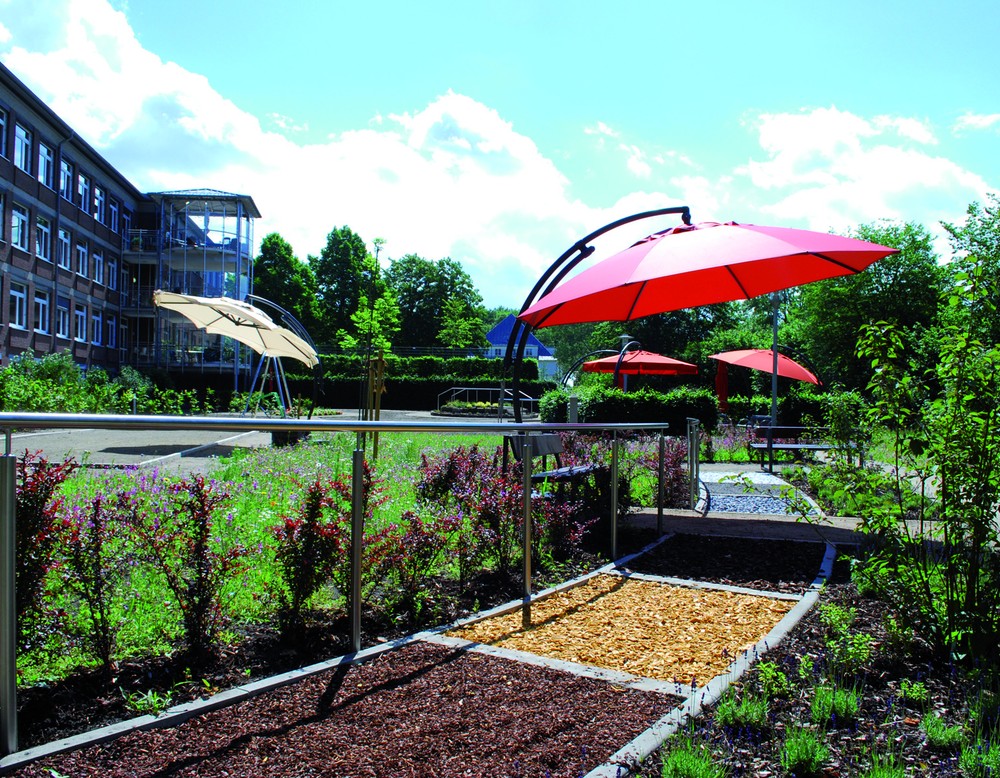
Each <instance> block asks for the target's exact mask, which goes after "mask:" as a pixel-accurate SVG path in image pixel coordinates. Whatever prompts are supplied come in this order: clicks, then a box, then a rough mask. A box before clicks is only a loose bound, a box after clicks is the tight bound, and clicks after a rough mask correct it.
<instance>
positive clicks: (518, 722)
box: [12, 537, 822, 778]
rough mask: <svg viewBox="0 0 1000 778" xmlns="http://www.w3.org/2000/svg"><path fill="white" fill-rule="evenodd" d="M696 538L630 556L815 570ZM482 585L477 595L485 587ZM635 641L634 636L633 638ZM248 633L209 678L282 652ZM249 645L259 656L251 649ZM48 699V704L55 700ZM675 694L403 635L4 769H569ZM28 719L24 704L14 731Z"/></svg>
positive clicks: (750, 547) (749, 568) (750, 575)
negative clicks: (234, 698) (181, 719)
mask: <svg viewBox="0 0 1000 778" xmlns="http://www.w3.org/2000/svg"><path fill="white" fill-rule="evenodd" d="M706 543H707V545H699V544H698V543H697V541H696V540H692V539H685V538H683V537H675V538H672V539H670V540H668V541H667V542H666V544H664V545H666V546H669V545H672V544H679V547H680V551H678V552H670V551H669V550H668V549H663V550H658V551H657V552H655V554H654V559H655V561H652V562H650V565H651V566H655V567H657V569H655V570H652V569H647V568H645V567H643V566H642V565H640V564H638V563H636V564H634V565H633V566H632V569H633V570H643V571H648V572H657V573H662V574H666V575H674V576H679V577H701V576H699V575H698V569H699V565H698V560H699V559H700V560H706V559H709V558H717V559H721V558H725V560H726V565H725V566H724V567H723V566H721V562H719V563H718V564H714V565H712V567H711V570H712V571H715V572H717V573H718V575H717V576H716V577H717V578H718V579H719V580H721V581H724V582H726V583H736V584H738V585H743V586H746V585H748V583H749V582H752V581H756V580H762V581H767V583H768V585H767V586H766V587H764V588H767V589H775V588H781V586H775V585H774V583H775V580H776V581H777V582H778V583H779V584H781V585H782V586H783V585H785V584H787V585H788V586H791V587H795V588H797V590H802V589H804V588H805V587H807V586H808V584H809V583H810V582H811V581H812V580H813V578H814V577H815V575H816V571H817V570H818V565H819V559H820V556H821V553H822V551H821V547H819V546H818V545H814V544H804V543H793V544H789V547H788V549H787V550H784V549H783V550H780V551H777V550H776V549H778V546H772V545H771V544H770V543H769V544H768V545H767V546H766V547H758V546H756V545H754V544H753V542H752V541H744V540H736V539H723V538H712V539H710V540H706ZM693 550H697V553H693ZM725 554H728V557H724V555H725ZM671 559H672V560H673V561H671V562H669V563H668V562H667V561H665V560H671ZM685 565H686V566H685ZM762 569H765V570H766V571H768V572H767V573H766V574H765V573H764V572H762ZM685 571H686V572H685ZM769 579H775V580H769ZM782 582H784V583H782ZM483 594H484V597H483V598H482V599H481V603H482V604H483V605H484V607H485V604H486V603H487V602H488V600H487V599H486V597H485V592H484V593H483ZM753 599H756V598H753ZM538 607H540V605H536V606H535V608H536V609H537V608H538ZM699 607H701V606H699ZM445 610H446V609H445ZM690 612H691V611H690V609H688V613H690ZM445 620H446V619H445ZM386 626H387V625H384V624H383V625H377V626H376V627H375V629H377V630H380V631H378V632H372V633H371V634H370V635H368V636H367V637H366V640H365V642H366V644H369V643H370V642H373V640H372V638H373V637H374V635H376V634H378V635H384V634H385V631H384V628H385V627H386ZM703 627H704V629H705V630H706V634H708V632H709V631H710V630H712V629H713V628H719V629H723V628H724V626H723V625H719V624H718V620H706V621H705V622H704V623H703ZM604 631H607V630H604ZM321 635H325V636H326V637H327V638H328V639H327V640H326V641H325V644H326V646H327V648H328V649H332V650H330V651H329V653H328V654H327V656H330V655H337V653H342V651H338V650H337V648H338V647H339V645H340V643H339V642H338V640H339V639H337V638H336V637H335V636H334V635H333V630H332V627H330V626H329V625H326V626H325V627H324V628H323V630H321ZM321 635H317V636H316V637H317V638H318V640H317V645H322V644H323V642H324V641H323V640H322V638H321ZM388 637H393V635H392V634H389V635H388ZM635 642H636V643H638V644H642V643H643V641H642V639H641V638H636V639H635ZM249 646H250V647H248V646H247V645H243V646H241V647H238V648H237V649H234V651H233V652H232V653H233V656H232V657H230V659H229V660H228V661H227V662H226V663H225V665H224V667H223V668H222V669H221V670H220V671H219V674H218V676H212V677H213V678H217V679H218V687H219V688H228V687H229V686H232V685H237V684H239V683H245V682H246V681H247V680H248V679H247V677H246V675H242V670H241V669H240V668H243V667H263V666H268V664H269V663H273V661H274V658H275V657H276V655H278V654H279V653H282V647H281V646H280V645H279V644H277V643H276V642H275V641H274V640H270V641H268V640H253V641H249ZM253 646H256V651H257V652H259V653H261V656H260V657H256V658H255V654H254V650H253V649H252V647H253ZM248 652H249V653H248ZM157 661H159V662H162V661H163V660H151V663H150V674H153V673H154V672H156V668H157V667H158V664H157ZM283 661H287V657H286V658H285V659H284V660H283ZM300 664H308V661H303V662H301V663H300ZM136 670H138V663H137V667H136ZM136 675H137V676H138V675H139V673H138V671H137V672H136ZM240 675H242V677H239V676H240ZM256 675H257V673H256V672H255V673H254V677H256ZM196 677H197V676H196ZM234 679H235V682H234V683H228V681H232V680H234ZM214 684H215V681H212V685H214ZM195 685H196V686H197V683H195ZM44 691H45V690H41V691H40V692H39V694H41V697H40V698H39V699H40V700H44V699H45V695H44ZM116 691H117V690H116V689H114V687H112V689H110V690H108V689H105V690H103V691H102V692H101V693H102V694H103V695H105V696H108V697H110V696H113V695H114V694H115V692H116ZM193 696H197V694H196V693H195V695H193ZM77 697H79V695H77ZM77 697H73V695H68V696H66V697H65V698H64V699H63V700H62V702H63V705H61V711H60V713H59V715H58V721H59V724H58V725H56V726H49V728H48V729H47V730H46V732H47V733H48V734H49V737H46V738H45V740H52V739H54V738H55V737H60V736H65V735H66V734H70V732H71V731H72V730H69V731H66V728H67V727H68V726H69V722H70V721H71V720H73V719H74V718H75V721H76V724H77V726H78V727H79V725H80V724H81V723H84V722H88V721H90V722H92V723H93V721H94V720H93V718H91V716H90V714H89V711H90V710H92V707H87V706H86V705H83V704H82V701H81V700H79V699H77ZM48 699H49V701H50V703H49V704H50V705H52V706H53V707H55V706H59V705H60V703H59V701H58V700H57V701H56V702H54V703H53V702H52V699H53V698H52V697H49V698H48ZM89 702H91V704H92V700H91V701H89ZM678 702H679V699H678V698H674V697H673V696H672V695H664V694H658V693H654V692H640V691H637V690H633V689H626V688H623V687H618V686H615V685H612V684H608V683H606V682H603V681H595V680H592V679H584V678H580V677H577V676H574V675H571V674H568V673H563V672H558V671H554V670H548V669H543V668H539V667H534V666H525V665H522V664H519V663H516V662H512V661H509V660H504V659H500V658H496V657H488V656H483V655H480V654H468V653H464V652H454V651H452V650H449V649H442V648H440V647H435V646H427V645H414V646H412V647H408V648H405V649H400V650H398V651H394V652H391V653H388V654H385V655H383V656H381V657H380V658H378V659H376V660H372V661H370V662H368V663H366V664H363V665H358V666H351V667H350V668H349V669H341V670H337V671H330V672H325V673H323V674H322V675H319V676H316V677H314V678H311V679H309V680H306V681H301V682H297V683H295V684H292V685H290V686H287V687H284V688H282V689H280V690H277V691H272V692H266V693H263V694H261V695H260V696H259V697H257V698H254V699H253V700H249V701H247V702H243V703H240V704H238V705H235V706H232V707H229V708H225V709H222V710H219V711H216V712H214V713H209V714H205V715H203V716H201V717H198V718H195V719H192V720H190V721H188V722H187V723H185V724H182V725H180V726H177V727H175V728H171V729H163V730H151V731H145V732H135V733H132V734H129V735H127V736H125V737H123V738H121V739H119V740H118V741H115V742H113V743H110V744H107V745H102V746H96V747H91V748H88V749H85V750H80V751H77V752H72V753H68V754H63V755H59V756H55V757H52V758H50V759H48V760H46V761H45V762H39V763H35V764H34V765H31V766H28V767H26V768H22V769H21V770H20V771H18V772H15V773H12V774H13V775H17V776H29V775H30V776H45V778H52V776H56V775H60V774H61V775H64V776H73V777H74V778H76V776H89V775H95V776H96V775H101V776H116V775H123V776H124V775H128V776H141V775H150V776H153V775H155V776H169V775H200V776H214V775H220V776H221V775H240V776H256V775H331V776H355V775H356V776H381V775H385V776H390V775H391V776H398V775H435V776H479V775H489V776H522V775H523V776H536V775H537V776H546V775H549V776H562V775H566V776H578V775H581V774H584V773H586V772H587V771H588V770H589V769H591V768H592V767H594V766H596V765H597V764H600V763H601V762H603V761H605V760H606V759H607V758H608V756H609V755H610V754H612V753H613V752H615V751H616V750H618V749H619V748H621V747H622V746H624V745H625V744H626V743H627V742H628V741H629V740H630V739H632V738H633V737H634V736H635V735H636V734H638V733H639V732H641V731H642V730H644V729H645V728H646V727H647V726H649V725H650V724H651V723H652V722H654V721H656V720H657V719H659V718H660V717H661V716H662V715H663V714H664V713H666V712H667V711H668V710H670V709H672V708H674V707H675V706H676V705H677V704H678ZM49 713H52V711H51V710H50V711H49ZM42 718H43V719H44V714H42ZM102 723H107V722H106V720H105V721H102ZM94 725H95V726H96V724H94ZM31 726H32V723H31V721H30V720H27V719H25V718H24V717H22V719H21V727H22V729H21V732H22V740H24V739H26V737H25V736H26V735H27V733H28V731H29V730H28V728H29V727H31ZM43 742H44V741H43ZM50 768H51V770H55V771H56V772H51V770H50Z"/></svg>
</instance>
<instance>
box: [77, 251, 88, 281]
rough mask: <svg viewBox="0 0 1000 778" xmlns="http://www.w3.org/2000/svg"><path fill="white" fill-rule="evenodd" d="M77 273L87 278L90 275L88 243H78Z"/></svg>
mask: <svg viewBox="0 0 1000 778" xmlns="http://www.w3.org/2000/svg"><path fill="white" fill-rule="evenodd" d="M76 274H77V275H80V276H83V277H84V278H87V277H88V276H89V275H90V266H89V264H88V262H87V244H86V243H82V242H81V243H77V244H76Z"/></svg>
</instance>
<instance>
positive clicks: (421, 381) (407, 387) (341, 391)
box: [288, 375, 555, 411]
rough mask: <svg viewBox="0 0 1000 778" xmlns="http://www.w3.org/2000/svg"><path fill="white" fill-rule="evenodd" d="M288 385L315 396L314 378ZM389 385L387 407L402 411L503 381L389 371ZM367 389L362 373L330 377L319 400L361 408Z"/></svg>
mask: <svg viewBox="0 0 1000 778" xmlns="http://www.w3.org/2000/svg"><path fill="white" fill-rule="evenodd" d="M288 386H289V389H290V390H291V392H292V396H293V397H302V398H304V399H307V400H312V397H313V382H312V380H311V379H308V380H307V379H293V378H289V380H288ZM385 386H386V391H385V394H383V395H382V407H383V408H386V409H389V408H392V409H394V410H400V411H426V410H432V409H434V408H437V406H438V396H439V395H440V394H441V393H442V392H447V391H448V390H449V389H452V388H454V387H456V386H462V387H468V388H473V389H477V388H478V389H499V388H500V382H499V381H498V380H496V381H489V380H480V381H467V380H462V381H459V382H456V381H454V380H453V379H450V378H405V377H404V378H396V377H394V376H392V375H387V376H386V381H385ZM554 386H555V384H554V383H553V382H552V381H522V382H521V391H523V392H526V393H527V394H529V395H531V396H532V397H540V396H541V395H543V394H544V393H545V392H548V391H549V390H551V389H552V388H553V387H554ZM508 388H509V387H508ZM363 392H364V387H363V384H362V383H361V376H360V375H359V376H357V377H356V378H328V379H326V380H324V381H323V382H322V385H321V386H320V389H319V396H318V398H317V404H318V405H320V406H322V407H326V408H357V407H358V405H359V403H360V404H361V405H363V404H364V395H363ZM461 399H468V398H461Z"/></svg>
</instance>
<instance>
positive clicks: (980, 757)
mask: <svg viewBox="0 0 1000 778" xmlns="http://www.w3.org/2000/svg"><path fill="white" fill-rule="evenodd" d="M958 766H959V768H960V769H961V771H962V775H964V776H966V778H992V777H993V776H997V775H1000V743H985V742H983V741H981V740H977V741H976V742H974V743H970V744H969V745H967V746H965V747H963V748H962V752H961V753H960V754H959V755H958Z"/></svg>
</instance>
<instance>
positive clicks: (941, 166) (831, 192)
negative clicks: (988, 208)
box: [737, 108, 990, 230]
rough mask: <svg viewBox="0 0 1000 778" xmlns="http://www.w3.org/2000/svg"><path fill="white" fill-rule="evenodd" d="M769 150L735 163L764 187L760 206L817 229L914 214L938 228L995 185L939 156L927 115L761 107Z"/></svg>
mask: <svg viewBox="0 0 1000 778" xmlns="http://www.w3.org/2000/svg"><path fill="white" fill-rule="evenodd" d="M756 126H757V129H758V131H759V137H760V142H761V146H762V148H763V150H764V151H765V153H766V155H767V157H766V159H764V160H762V161H756V160H754V161H750V162H749V163H747V164H746V165H744V166H742V167H740V168H738V169H737V174H738V175H740V176H745V177H746V179H747V180H748V181H749V182H750V183H751V184H752V185H753V186H755V187H757V188H759V189H761V190H764V191H765V192H767V198H766V201H765V202H763V203H762V204H760V206H759V208H760V210H761V211H762V212H764V213H767V214H772V215H774V216H777V217H780V218H781V219H785V220H795V221H799V222H801V223H803V224H804V225H805V226H807V227H809V228H812V229H822V230H826V229H831V228H832V229H837V230H843V229H847V228H849V227H851V226H854V225H857V224H859V223H863V222H870V221H873V220H875V219H877V218H889V219H899V220H906V221H917V222H920V223H923V224H925V225H926V226H927V227H928V228H929V229H935V228H936V224H937V222H938V221H940V220H941V219H943V218H954V217H955V216H956V215H957V214H960V213H962V211H963V210H964V209H965V206H966V205H967V204H968V203H969V202H970V201H972V200H974V199H979V198H982V197H983V195H984V194H985V193H986V192H988V191H990V187H989V185H988V184H987V182H986V181H985V180H984V179H983V178H982V177H981V176H979V175H978V174H976V173H973V172H971V171H969V170H966V169H965V168H963V167H961V166H960V165H958V164H957V163H955V162H953V161H951V160H949V159H947V158H945V157H943V156H938V155H933V154H929V153H928V152H927V150H926V146H928V145H933V144H936V140H935V139H934V136H933V134H932V133H931V131H930V130H929V128H927V127H926V125H925V124H924V123H922V122H919V121H916V120H913V119H909V118H906V117H887V116H879V117H875V118H874V119H872V120H867V119H865V118H863V117H860V116H857V115H854V114H852V113H849V112H846V111H840V110H838V109H836V108H819V109H814V110H811V111H802V112H800V113H797V114H762V115H761V116H760V117H758V120H757V125H756Z"/></svg>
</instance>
